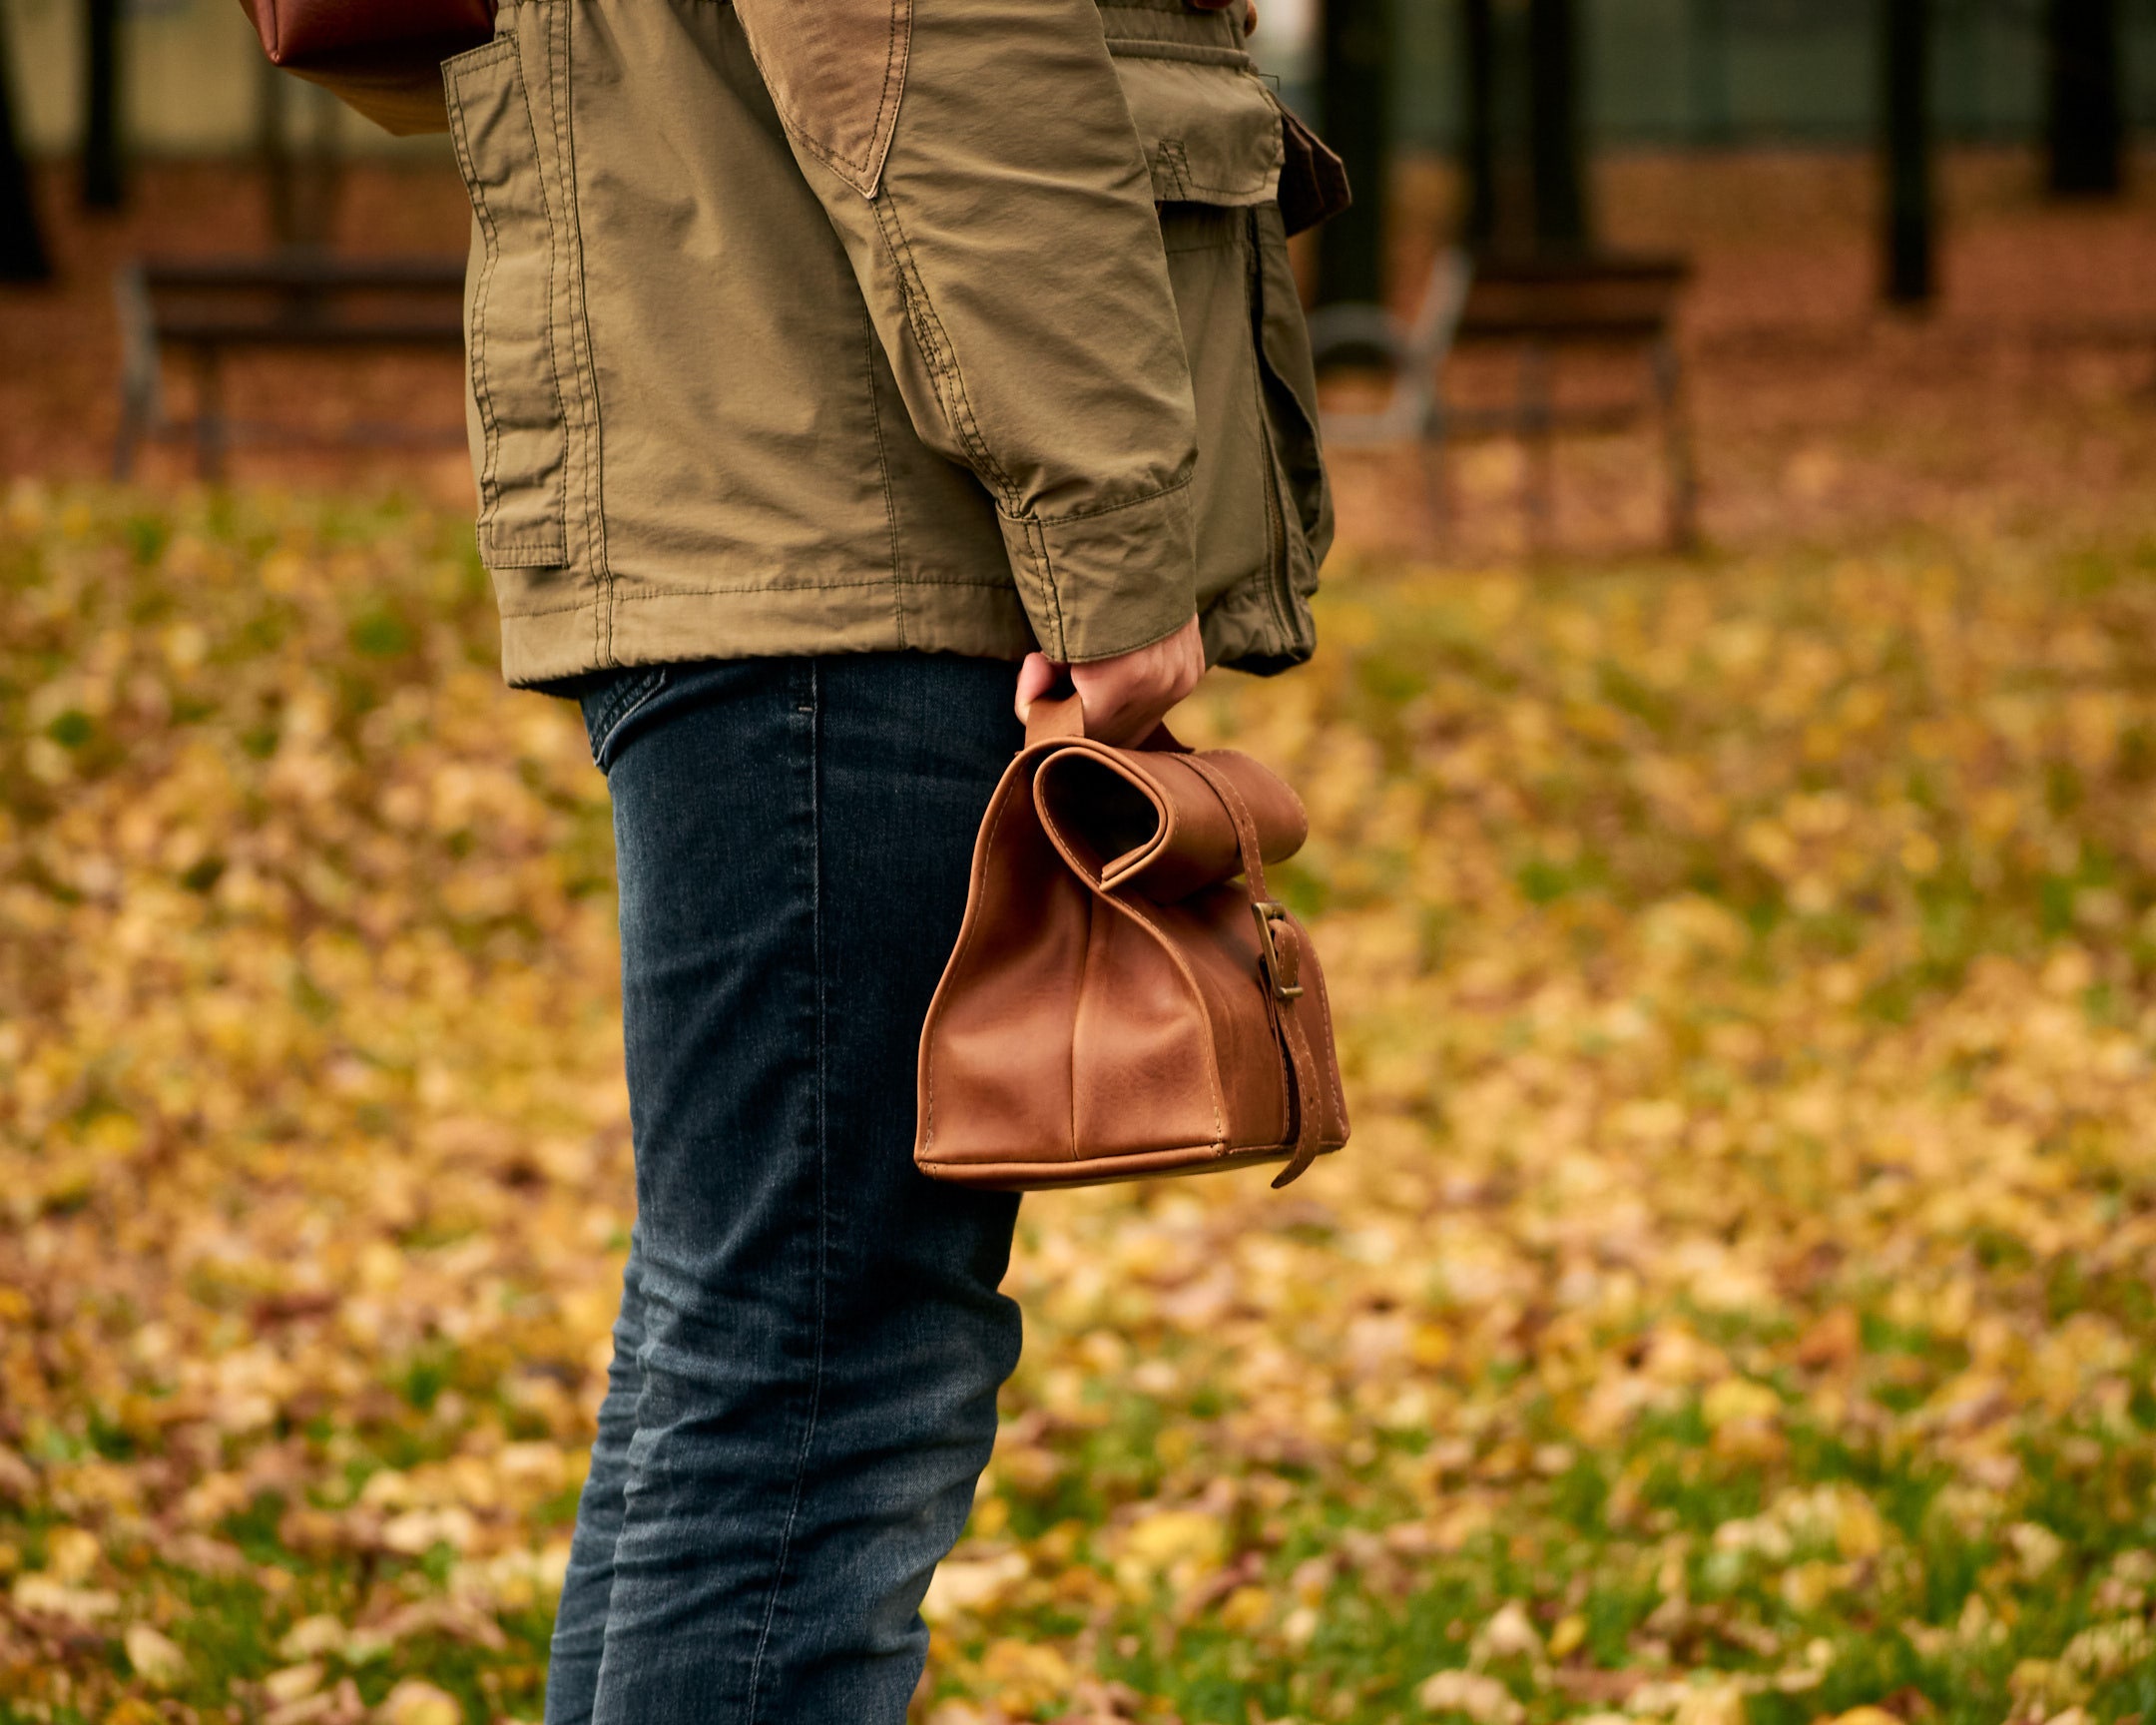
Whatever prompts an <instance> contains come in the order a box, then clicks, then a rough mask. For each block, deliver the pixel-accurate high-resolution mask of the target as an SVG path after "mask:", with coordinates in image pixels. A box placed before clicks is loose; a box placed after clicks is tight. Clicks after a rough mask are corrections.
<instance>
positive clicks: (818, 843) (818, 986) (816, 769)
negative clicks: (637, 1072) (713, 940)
mask: <svg viewBox="0 0 2156 1725" xmlns="http://www.w3.org/2000/svg"><path fill="white" fill-rule="evenodd" d="M822 706H823V703H822V677H821V675H820V673H819V670H818V667H817V664H816V662H815V661H814V660H813V659H811V660H809V661H808V889H809V899H808V902H809V906H810V910H809V942H810V945H811V947H812V949H813V951H814V955H815V956H814V975H815V1170H816V1225H815V1349H814V1353H813V1355H812V1357H811V1365H810V1367H809V1374H808V1426H807V1428H806V1429H805V1430H804V1431H803V1433H802V1440H801V1450H800V1452H799V1453H798V1454H797V1455H796V1457H795V1461H794V1494H793V1497H792V1498H791V1499H790V1500H789V1502H788V1503H787V1514H786V1523H785V1525H784V1526H783V1527H782V1528H781V1529H780V1533H779V1562H778V1565H777V1569H776V1572H775V1573H774V1574H773V1576H772V1590H771V1597H770V1599H769V1600H767V1601H766V1602H765V1606H764V1627H763V1629H762V1631H761V1632H760V1633H759V1634H758V1636H757V1649H756V1656H755V1657H754V1658H753V1659H752V1660H751V1661H750V1665H749V1707H748V1725H756V1721H757V1717H758V1714H757V1703H758V1700H759V1699H760V1697H761V1693H762V1690H763V1685H764V1660H765V1655H766V1654H767V1653H769V1652H770V1650H771V1636H772V1624H773V1623H774V1622H775V1621H776V1620H777V1618H778V1615H779V1596H780V1595H781V1594H782V1593H783V1592H785V1591H786V1581H787V1559H788V1558H789V1557H790V1556H791V1555H792V1553H793V1549H794V1528H795V1526H796V1524H797V1523H798V1522H799V1521H800V1520H801V1511H802V1500H803V1499H804V1497H805V1496H806V1495H807V1494H808V1456H809V1453H810V1451H811V1450H812V1449H813V1447H814V1444H815V1434H816V1420H817V1418H818V1416H819V1415H820V1413H821V1411H822V1402H823V1345H824V1333H825V1328H826V1323H825V1312H824V1300H825V1294H826V1283H827V1281H828V1270H829V1261H830V1191H829V1187H830V1158H829V1136H830V1135H829V1132H828V1129H827V1126H826V1103H825V1091H826V1089H827V1084H826V1079H827V1077H828V1053H827V1043H828V1041H829V1035H828V1027H829V1013H828V1011H827V1009H826V999H825V996H826V987H825V975H824V962H823V763H822V728H823V713H822Z"/></svg>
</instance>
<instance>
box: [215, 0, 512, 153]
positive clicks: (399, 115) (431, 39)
mask: <svg viewBox="0 0 2156 1725" xmlns="http://www.w3.org/2000/svg"><path fill="white" fill-rule="evenodd" d="M240 4H241V6H242V7H243V8H244V9H245V10H246V12H247V15H248V16H249V17H250V18H252V19H253V20H254V21H255V32H256V34H257V35H259V36H260V37H261V38H262V45H263V52H264V53H265V54H267V55H269V59H270V61H271V62H272V63H273V64H275V65H278V66H281V67H283V68H284V70H285V71H287V72H292V73H296V74H297V75H298V76H299V77H301V78H305V79H308V80H310V81H311V82H313V83H316V84H322V85H326V86H327V87H328V88H329V89H330V90H331V91H332V92H334V93H335V94H336V96H337V97H338V98H339V99H340V100H341V101H343V102H346V103H348V104H349V105H350V106H352V107H353V108H356V109H358V110H359V112H360V113H362V114H364V115H365V116H366V117H367V118H368V119H369V120H371V121H373V122H374V123H375V124H376V125H378V126H381V127H383V128H385V129H386V130H388V131H391V132H394V133H397V134H399V135H400V136H403V135H408V134H411V133H414V132H446V131H447V130H448V129H449V116H448V112H447V110H446V108H445V107H444V105H443V102H442V87H441V63H442V62H443V61H444V60H446V59H448V58H449V56H450V55H452V54H461V53H463V52H464V51H465V50H466V49H467V48H477V47H479V46H481V45H482V44H483V43H486V42H488V41H491V40H492V39H493V35H494V0H240Z"/></svg>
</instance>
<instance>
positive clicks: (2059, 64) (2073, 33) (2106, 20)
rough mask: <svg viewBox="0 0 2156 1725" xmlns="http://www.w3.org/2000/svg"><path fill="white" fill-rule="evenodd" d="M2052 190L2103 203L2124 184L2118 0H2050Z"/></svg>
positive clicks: (2124, 135)
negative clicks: (2096, 198)
mask: <svg viewBox="0 0 2156 1725" xmlns="http://www.w3.org/2000/svg"><path fill="white" fill-rule="evenodd" d="M2046 24H2047V36H2048V41H2047V42H2046V47H2047V48H2048V49H2049V51H2050V52H2049V59H2050V66H2049V72H2050V112H2049V114H2048V116H2047V120H2048V125H2047V126H2046V129H2045V130H2046V138H2045V142H2046V144H2047V145H2048V146H2049V153H2050V158H2051V190H2052V191H2053V192H2055V193H2059V194H2061V195H2063V196H2066V197H2104V196H2108V195H2109V194H2112V193H2115V192H2117V191H2119V190H2120V188H2121V187H2122V185H2123V184H2124V178H2125V177H2124V173H2123V166H2124V157H2125V145H2126V123H2125V114H2124V112H2123V106H2122V104H2121V102H2120V100H2119V77H2120V62H2121V59H2122V56H2121V55H2120V52H2119V49H2120V42H2119V21H2118V0H2051V4H2050V8H2049V15H2048V17H2047V19H2046Z"/></svg>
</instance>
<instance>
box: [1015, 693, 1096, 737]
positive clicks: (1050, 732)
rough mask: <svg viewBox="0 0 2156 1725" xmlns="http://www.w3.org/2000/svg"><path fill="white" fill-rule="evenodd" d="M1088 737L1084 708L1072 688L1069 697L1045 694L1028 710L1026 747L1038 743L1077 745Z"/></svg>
mask: <svg viewBox="0 0 2156 1725" xmlns="http://www.w3.org/2000/svg"><path fill="white" fill-rule="evenodd" d="M1084 737H1085V705H1084V703H1083V702H1081V701H1080V700H1079V699H1078V691H1077V690H1075V689H1073V690H1072V691H1071V692H1070V693H1069V694H1068V695H1044V696H1042V697H1041V698H1040V699H1039V700H1038V701H1036V702H1034V703H1033V705H1032V706H1031V707H1030V708H1028V709H1027V710H1026V738H1025V740H1026V747H1027V748H1028V749H1030V748H1032V747H1033V745H1034V744H1036V743H1076V742H1080V741H1082V740H1083V739H1084Z"/></svg>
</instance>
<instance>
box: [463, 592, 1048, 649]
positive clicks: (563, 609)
mask: <svg viewBox="0 0 2156 1725" xmlns="http://www.w3.org/2000/svg"><path fill="white" fill-rule="evenodd" d="M894 579H895V577H894V576H890V575H876V576H871V577H870V578H869V579H867V580H865V581H815V582H810V583H808V584H806V585H803V586H800V587H669V588H667V589H666V590H665V591H664V592H662V593H620V594H616V595H615V596H614V597H613V598H612V599H611V600H610V601H609V603H611V604H615V605H638V604H644V603H648V602H650V601H652V600H656V599H735V598H751V597H759V598H761V597H768V596H770V595H772V594H775V593H850V592H853V591H855V590H857V589H859V588H863V587H881V586H883V585H884V584H885V583H886V582H889V581H892V580H894ZM906 585H908V586H910V587H925V588H928V589H930V590H931V591H933V590H936V589H941V588H948V589H951V590H953V591H957V592H962V593H1008V592H1010V591H1011V584H1010V582H1009V581H1008V580H1001V581H911V582H908V583H906ZM597 603H598V600H597V599H596V598H594V597H586V598H582V599H574V600H571V601H570V602H569V603H568V604H566V605H542V606H539V607H537V608H536V609H533V610H517V611H507V610H505V611H502V612H501V617H502V620H503V621H504V622H509V621H511V620H521V619H524V618H528V617H567V616H569V615H570V614H571V613H572V612H577V611H585V610H589V609H590V608H591V607H592V606H593V605H595V604H597ZM593 669H595V670H610V669H619V667H610V666H595V667H593Z"/></svg>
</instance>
